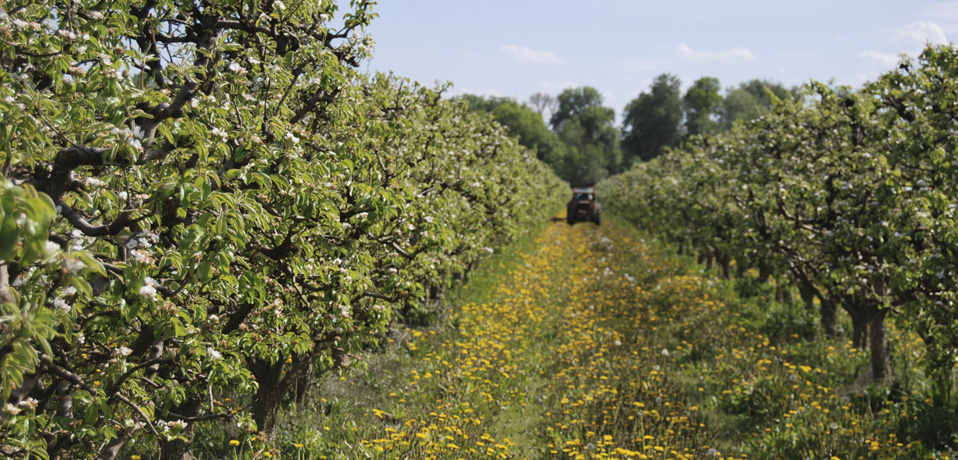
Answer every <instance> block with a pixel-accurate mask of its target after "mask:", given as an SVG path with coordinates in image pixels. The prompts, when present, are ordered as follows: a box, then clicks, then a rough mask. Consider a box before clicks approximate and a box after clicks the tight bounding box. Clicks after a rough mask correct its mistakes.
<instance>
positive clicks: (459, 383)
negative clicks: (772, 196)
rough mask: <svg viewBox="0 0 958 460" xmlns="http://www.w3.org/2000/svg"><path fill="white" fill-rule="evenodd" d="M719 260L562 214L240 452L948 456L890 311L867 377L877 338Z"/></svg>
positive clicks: (940, 421)
mask: <svg viewBox="0 0 958 460" xmlns="http://www.w3.org/2000/svg"><path fill="white" fill-rule="evenodd" d="M714 275H715V274H713V273H707V272H705V271H704V270H703V269H702V268H701V267H698V266H696V265H694V264H693V263H692V262H691V261H690V260H687V259H685V258H680V257H677V256H675V255H673V254H672V253H671V252H670V250H669V249H668V248H665V247H663V246H662V245H660V244H658V243H656V242H654V241H648V242H646V241H643V240H642V236H641V235H638V234H635V233H633V232H632V231H631V230H629V229H628V228H627V227H625V226H624V225H620V224H618V223H616V222H615V221H612V220H609V219H607V220H606V223H605V224H604V225H603V226H602V227H601V228H597V227H595V226H592V225H589V224H585V225H575V226H572V227H569V226H567V225H565V224H554V225H552V226H549V227H548V228H546V229H545V230H544V232H543V233H542V234H539V235H530V236H529V237H528V238H527V239H525V240H523V241H522V242H520V243H518V244H517V246H516V247H515V248H512V249H510V250H508V251H502V252H500V253H498V254H495V255H493V256H492V257H490V258H489V259H487V261H486V262H485V263H484V264H483V265H482V266H480V268H479V270H477V271H476V272H475V273H474V274H473V275H472V276H471V277H470V279H469V282H468V284H466V285H464V286H461V287H459V288H458V289H455V290H453V291H451V292H450V293H449V294H447V296H446V297H445V298H444V299H443V302H445V303H444V305H443V306H442V307H441V308H440V309H439V311H443V312H444V313H443V314H442V315H435V317H436V318H437V321H436V322H434V323H433V324H431V325H428V326H417V327H400V328H397V329H396V330H395V331H394V333H393V334H392V336H391V341H390V342H391V343H390V344H389V345H388V346H386V347H385V351H383V352H381V353H373V354H370V355H368V356H362V357H357V358H358V359H357V360H356V362H358V363H365V365H364V366H356V367H354V368H353V369H351V370H350V371H349V372H348V373H344V374H343V375H341V376H335V377H332V378H329V379H327V380H326V381H325V382H323V384H322V385H320V386H318V387H317V388H315V389H314V390H313V398H311V400H310V402H308V403H305V404H303V405H300V406H297V407H290V408H289V409H288V410H287V411H286V412H285V413H284V416H283V421H282V425H281V433H280V435H279V437H278V438H277V439H276V441H275V442H274V443H273V444H272V445H270V446H267V445H265V444H262V443H259V444H257V442H248V441H247V440H243V441H242V442H243V443H244V444H242V445H241V446H239V447H242V448H243V449H242V453H241V454H240V455H238V457H242V458H265V457H267V456H274V457H275V456H281V457H283V458H303V459H307V458H308V459H323V458H396V459H398V458H561V459H565V458H568V459H573V458H607V459H626V458H654V459H659V458H663V459H664V458H672V459H691V458H696V459H698V458H705V459H716V460H718V459H745V458H748V459H778V458H801V459H805V458H814V459H840V460H845V459H875V460H878V459H899V458H909V459H910V458H922V459H948V458H953V457H954V456H955V452H954V449H955V446H954V444H953V443H954V430H952V431H951V432H948V430H949V428H948V427H953V426H955V419H956V415H955V411H954V410H949V408H938V407H935V406H934V405H932V404H931V400H930V399H929V397H928V395H929V394H930V388H929V386H928V385H929V384H928V380H927V379H926V378H925V376H923V375H922V374H921V372H920V371H919V370H918V369H917V367H916V366H915V362H916V360H917V359H919V358H920V355H921V353H922V345H921V343H920V340H918V339H917V338H916V337H914V336H911V335H908V334H904V333H902V332H900V331H898V330H896V329H895V328H894V324H893V323H892V324H891V327H890V338H891V340H892V341H893V342H894V343H895V353H896V354H895V356H896V360H895V366H894V378H893V379H892V380H889V381H887V382H883V383H879V384H875V383H871V382H870V381H869V380H868V378H867V369H868V357H867V353H864V352H862V351H860V350H856V349H854V348H852V347H851V346H850V343H849V342H848V340H847V337H839V338H838V339H836V340H828V339H826V338H825V337H824V335H823V334H822V333H821V331H820V330H819V329H818V326H817V322H816V313H815V312H809V311H806V310H805V309H804V308H803V307H802V306H800V305H798V304H792V303H786V304H781V303H778V302H775V301H774V300H773V299H774V295H773V294H774V289H773V287H770V286H763V285H759V286H750V287H749V290H750V291H751V292H752V293H753V295H751V296H749V297H739V296H738V292H741V291H742V289H741V286H737V285H736V283H735V282H732V281H721V280H719V279H717V278H716V277H715V276H714ZM843 321H845V323H844V325H845V326H846V329H848V328H847V319H843ZM951 409H953V408H951ZM936 430H937V431H943V430H944V432H940V433H933V432H934V431H936ZM949 436H950V437H949ZM229 438H230V437H229V436H223V437H222V439H219V440H218V441H216V442H219V443H226V442H227V440H228V439H229ZM949 443H951V444H949ZM230 452H234V453H237V452H240V450H239V449H238V448H236V447H234V448H233V450H231V451H230Z"/></svg>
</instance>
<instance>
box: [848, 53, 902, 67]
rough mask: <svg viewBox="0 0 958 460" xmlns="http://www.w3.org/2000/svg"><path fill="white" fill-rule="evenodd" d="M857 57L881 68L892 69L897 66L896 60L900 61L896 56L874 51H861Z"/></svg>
mask: <svg viewBox="0 0 958 460" xmlns="http://www.w3.org/2000/svg"><path fill="white" fill-rule="evenodd" d="M858 57H859V58H861V59H863V60H865V61H868V62H870V63H873V64H876V65H879V66H881V67H894V66H896V65H898V60H899V59H900V58H899V57H898V55H895V54H889V53H882V52H879V51H875V50H867V51H862V52H861V53H858Z"/></svg>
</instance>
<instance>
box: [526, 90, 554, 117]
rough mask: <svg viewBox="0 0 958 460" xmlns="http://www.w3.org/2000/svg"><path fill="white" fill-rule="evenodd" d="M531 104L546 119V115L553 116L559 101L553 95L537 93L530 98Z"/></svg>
mask: <svg viewBox="0 0 958 460" xmlns="http://www.w3.org/2000/svg"><path fill="white" fill-rule="evenodd" d="M529 104H530V105H531V106H532V108H533V109H535V111H536V112H538V113H539V115H540V116H542V117H543V119H545V116H546V113H548V114H550V115H551V114H552V113H553V112H555V111H556V108H557V107H558V105H559V101H558V100H556V98H555V96H553V95H551V94H545V93H535V94H533V95H532V96H530V97H529Z"/></svg>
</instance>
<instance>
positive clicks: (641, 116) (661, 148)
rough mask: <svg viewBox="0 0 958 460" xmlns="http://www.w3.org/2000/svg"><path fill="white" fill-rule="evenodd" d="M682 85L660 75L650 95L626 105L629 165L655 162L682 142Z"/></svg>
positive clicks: (624, 131) (624, 141) (625, 143)
mask: <svg viewBox="0 0 958 460" xmlns="http://www.w3.org/2000/svg"><path fill="white" fill-rule="evenodd" d="M681 84H682V82H681V81H680V80H679V78H678V77H676V76H674V75H670V74H662V75H659V76H658V77H656V78H655V81H654V82H653V83H652V88H651V91H650V92H648V93H642V94H640V95H639V96H638V97H637V98H635V99H633V100H632V101H630V102H629V103H628V105H626V107H625V114H624V120H623V122H622V134H623V139H622V149H623V150H624V155H625V162H626V163H631V162H633V161H635V160H636V159H638V160H643V161H645V160H650V159H652V158H655V157H657V156H659V155H661V154H662V153H663V152H665V149H666V147H670V146H673V145H675V144H676V143H677V142H678V141H679V139H680V138H681V133H680V131H679V126H680V123H681V121H682V99H681V94H682V90H681Z"/></svg>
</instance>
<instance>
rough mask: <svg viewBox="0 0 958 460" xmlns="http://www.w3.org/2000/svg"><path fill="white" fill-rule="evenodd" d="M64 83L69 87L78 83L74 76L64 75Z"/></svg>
mask: <svg viewBox="0 0 958 460" xmlns="http://www.w3.org/2000/svg"><path fill="white" fill-rule="evenodd" d="M63 83H64V84H67V85H72V84H74V83H76V81H75V80H74V79H73V75H70V74H64V75H63Z"/></svg>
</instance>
